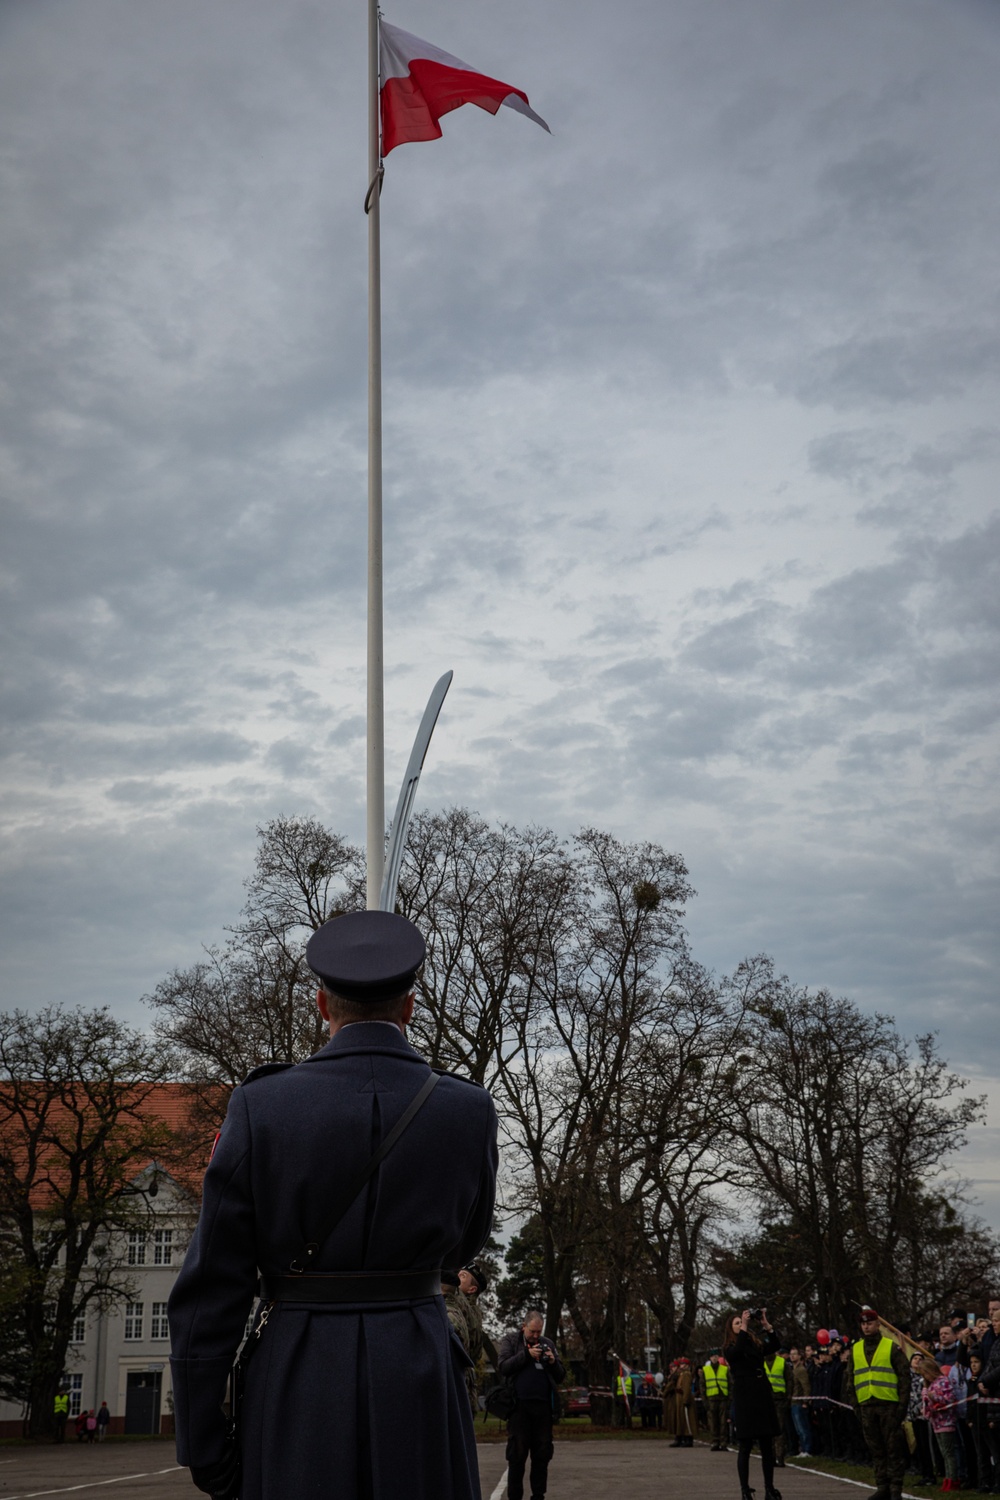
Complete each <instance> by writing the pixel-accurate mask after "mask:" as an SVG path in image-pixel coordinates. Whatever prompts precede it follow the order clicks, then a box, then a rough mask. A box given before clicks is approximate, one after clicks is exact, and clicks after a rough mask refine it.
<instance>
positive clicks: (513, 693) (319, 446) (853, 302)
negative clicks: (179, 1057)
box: [0, 0, 1000, 1223]
mask: <svg viewBox="0 0 1000 1500" xmlns="http://www.w3.org/2000/svg"><path fill="white" fill-rule="evenodd" d="M392 4H393V5H399V6H401V7H402V6H404V5H405V9H404V8H400V9H394V8H390V9H389V11H388V16H387V18H388V19H389V20H391V21H393V22H395V23H396V24H397V25H400V26H402V27H404V28H405V29H407V30H409V31H412V32H416V33H417V34H418V35H420V36H424V37H427V38H428V39H430V40H432V41H434V42H435V43H436V44H437V45H438V46H440V47H443V48H445V49H446V50H448V51H450V52H453V53H456V54H457V55H458V56H460V57H462V58H464V59H465V60H466V61H468V62H470V63H472V64H473V65H475V66H476V67H477V68H479V69H481V70H482V71H484V72H487V73H491V74H493V75H495V76H498V77H501V78H503V79H505V80H508V81H510V82H512V83H515V84H517V85H519V86H520V87H523V88H525V89H526V90H527V92H528V94H529V96H530V98H531V102H532V105H533V106H534V107H535V108H536V109H537V110H538V111H539V113H541V114H542V115H544V116H545V117H546V119H547V120H548V121H549V123H550V125H551V127H552V132H553V133H552V136H551V137H549V136H546V135H545V134H544V133H543V132H542V131H540V130H539V129H538V128H537V127H536V126H534V125H532V124H531V123H530V122H529V121H527V120H525V119H523V118H521V117H519V116H518V115H516V114H514V113H512V112H511V111H509V110H503V111H501V114H500V115H499V116H498V117H497V118H495V119H494V118H492V117H490V116H489V115H487V114H485V113H483V112H482V111H479V110H475V109H471V108H466V109H464V110H462V111H460V112H458V113H456V114H452V115H450V116H449V117H447V118H446V120H445V121H444V131H445V134H444V138H443V140H441V141H437V142H433V143H427V144H421V145H410V146H404V147H401V148H399V149H398V150H397V151H395V152H394V153H393V154H392V155H391V156H390V157H389V159H388V163H387V172H386V180H385V191H384V194H383V199H382V206H383V266H384V323H385V340H384V355H385V469H386V665H387V670H386V719H387V781H388V791H387V803H388V805H389V807H390V809H391V808H392V806H393V805H394V803H395V797H396V791H397V789H398V783H399V778H400V776H401V774H402V770H403V766H404V764H405V760H406V756H407V754H408V751H409V746H410V742H411V740H412V736H413V734H414V732H415V729H416V724H417V721H418V719H419V715H420V712H421V709H422V707H423V703H424V701H425V700H426V697H427V694H428V692H429V691H430V688H431V686H432V684H433V682H434V680H435V679H436V677H437V676H438V675H439V674H440V672H442V671H444V670H445V669H446V668H448V667H453V668H454V670H455V682H454V686H453V688H452V692H451V695H450V697H449V699H448V702H447V705H446V707H445V710H444V713H443V715H442V718H441V720H440V723H439V726H438V730H437V735H436V738H435V741H434V744H433V747H432V750H431V754H430V757H429V761H428V765H427V769H426V771H425V776H424V780H423V782H422V784H421V792H420V801H421V805H422V806H424V807H440V806H444V805H448V804H452V803H459V804H463V805H466V806H470V807H473V808H476V809H478V810H479V811H480V812H481V813H483V814H484V815H486V816H488V817H491V818H504V819H507V820H510V821H512V822H515V823H525V822H528V821H537V822H542V823H545V824H548V825H550V826H552V827H554V828H556V829H557V830H558V831H559V832H560V833H561V834H564V835H570V834H572V833H573V832H574V831H575V830H576V829H578V828H579V827H581V826H582V825H585V824H593V825H597V826H599V827H602V828H606V829H609V830H611V831H613V832H614V833H615V834H617V835H619V836H620V837H622V838H629V839H631V838H652V839H655V840H657V841H659V842H661V843H663V844H664V845H666V846H667V847H668V848H670V849H674V850H678V851H680V852H681V853H682V854H683V855H684V856H685V858H686V860H687V862H688V865H689V867H690V870H691V876H692V880H693V883H694V885H695V887H696V889H697V891H698V895H697V897H696V899H695V900H694V901H693V902H692V904H691V907H690V909H689V926H690V931H691V935H692V941H693V946H694V949H695V952H696V955H697V956H698V957H699V958H700V959H701V960H702V961H703V962H705V963H707V964H709V965H710V966H712V967H714V968H716V969H717V970H719V971H720V972H721V971H727V970H730V969H732V968H733V967H734V966H735V964H736V963H737V962H738V961H739V960H740V958H741V957H742V956H743V955H745V954H747V953H755V952H759V951H761V950H765V951H768V952H770V953H772V954H773V955H774V957H775V960H776V963H777V964H778V967H779V968H780V969H781V970H783V971H785V972H787V973H788V974H789V975H790V976H791V977H792V978H793V979H795V980H796V981H797V982H799V983H802V984H808V985H810V986H813V987H818V986H823V985H825V986H828V987H830V988H831V989H833V990H834V991H835V992H837V993H841V994H847V995H850V996H852V997H854V998H855V999H857V1000H858V1001H859V1002H860V1003H861V1004H862V1005H863V1006H865V1007H866V1008H870V1009H880V1010H883V1011H887V1012H889V1013H891V1014H892V1015H894V1016H895V1017H896V1018H897V1020H898V1022H899V1024H900V1026H901V1028H902V1029H903V1030H905V1031H906V1032H908V1033H910V1034H912V1033H915V1032H917V1031H919V1030H924V1029H929V1028H935V1029H937V1030H939V1032H940V1036H941V1042H942V1046H943V1048H944V1050H945V1051H946V1052H947V1054H948V1055H949V1056H950V1057H951V1058H952V1059H953V1061H954V1062H955V1063H956V1065H957V1066H958V1067H960V1068H961V1069H962V1070H963V1071H964V1072H965V1073H966V1074H968V1075H970V1076H972V1077H973V1078H975V1079H976V1080H977V1081H978V1082H979V1084H980V1086H982V1087H989V1088H991V1089H992V1090H993V1091H994V1093H995V1094H1000V1029H998V1025H997V1016H998V1009H997V979H996V976H997V973H998V972H1000V955H998V953H997V915H998V912H1000V881H998V876H997V864H996V851H997V833H998V817H997V810H998V807H997V804H998V797H997V728H996V726H997V715H998V709H1000V696H998V676H1000V652H998V645H1000V642H998V633H1000V579H998V566H997V555H998V540H1000V509H998V501H997V488H996V481H997V470H998V462H1000V337H998V332H1000V295H998V293H1000V284H998V257H997V247H998V244H1000V191H998V176H1000V152H998V150H997V142H998V140H1000V90H998V88H997V78H998V76H1000V4H998V3H997V0H837V3H835V4H832V3H831V0H666V3H664V0H618V3H616V4H614V5H610V4H597V3H596V0H573V3H570V0H530V3H529V0H505V3H504V4H503V5H499V6H498V5H491V4H487V3H485V0H466V3H464V4H462V5H457V4H454V3H451V4H449V3H447V0H392ZM365 25H366V22H365V10H364V5H363V3H362V0H351V3H350V4H348V3H346V0H330V3H327V4H314V3H311V0H283V3H281V4H276V3H275V0H266V3H263V0H212V3H211V4H206V3H205V0H31V3H30V4H29V3H26V0H0V177H2V182H0V192H2V199H0V201H2V203H3V209H2V214H0V244H2V261H0V277H2V286H0V299H2V300H0V310H2V311H0V318H2V322H0V400H2V406H3V428H2V436H0V483H2V492H3V503H4V515H5V519H4V528H3V544H2V551H0V582H2V606H3V610H4V622H5V623H4V628H5V637H6V647H5V652H4V677H3V705H2V710H0V727H2V736H3V741H2V743H3V755H4V761H3V783H2V808H3V822H4V837H3V844H2V870H0V876H2V896H3V924H4V925H3V943H2V955H0V972H2V979H3V990H2V995H3V1001H2V1003H3V1004H5V1005H11V1004H25V1005H28V1006H37V1005H39V1004H41V1003H42V1002H43V1001H45V1000H47V999H49V998H51V997H52V996H53V994H54V993H58V994H60V995H61V996H62V997H63V998H64V999H66V1000H67V1001H69V1002H74V1003H75V1002H82V1003H85V1004H94V1003H97V1002H100V1001H108V1002H110V1003H111V1004H112V1005H113V1006H114V1008H115V1009H116V1011H118V1012H119V1013H121V1014H123V1015H126V1016H128V1017H129V1018H131V1019H133V1020H145V1018H146V1016H147V1014H148V1013H147V1012H145V1011H144V1009H143V1007H142V1005H141V1003H140V997H141V996H142V995H143V994H144V993H147V992H148V991H150V990H151V989H153V987H154V986H155V984H156V983H157V981H158V980H159V979H160V978H161V977H162V976H163V975H164V974H165V973H166V972H167V971H168V970H169V969H170V968H172V967H174V966H175V965H186V964H188V963H190V962H193V961H194V960H195V959H196V958H197V957H198V955H199V951H200V945H201V944H202V943H203V942H211V941H216V940H218V939H219V938H220V937H221V935H222V931H223V928H224V926H225V924H226V923H227V922H230V921H232V920H233V919H234V917H235V916H236V914H237V912H238V910H239V907H240V904H241V900H242V889H241V882H242V881H243V879H244V877H245V876H246V875H247V874H248V873H249V870H250V868H251V865H252V860H253V852H254V847H255V826H256V825H257V824H258V823H259V822H261V821H263V820H265V819H266V818H268V817H271V816H273V815H275V814H277V813H288V814H296V813H297V814H309V815H315V816H317V817H319V818H321V819H323V820H324V821H325V822H327V823H328V824H329V825H330V826H331V827H333V828H335V829H337V830H339V831H342V832H343V833H345V834H348V835H350V836H351V837H353V838H356V839H358V840H359V841H361V840H362V839H363V832H364V806H363V799H364V717H363V715H364V614H365V599H364V549H365V526H366V518H365V462H366V457H365V445H366V426H365V420H366V419H365V405H364V400H365V295H366V292H365V275H366V224H365V218H364V215H363V213H362V210H361V202H362V198H363V196H364V191H365V187H366V141H365V131H366V121H365V86H366V85H365ZM993 1125H994V1128H993V1129H992V1130H991V1131H990V1132H980V1133H978V1134H977V1137H976V1140H975V1142H974V1143H973V1147H972V1149H971V1150H970V1153H969V1154H968V1156H967V1158H966V1160H965V1162H964V1164H962V1165H964V1168H965V1170H966V1171H967V1172H968V1173H969V1174H970V1175H971V1176H973V1177H975V1178H977V1179H979V1185H978V1190H979V1192H980V1193H981V1195H982V1196H983V1200H984V1203H985V1205H986V1207H987V1210H988V1211H989V1212H990V1214H991V1215H992V1217H993V1220H994V1223H998V1222H1000V1184H997V1183H996V1182H995V1181H993V1180H992V1179H994V1178H998V1177H1000V1169H998V1168H997V1166H996V1164H995V1159H994V1158H995V1155H996V1147H997V1146H998V1144H1000V1129H998V1128H996V1127H998V1126H1000V1109H997V1110H996V1113H995V1115H994V1121H993Z"/></svg>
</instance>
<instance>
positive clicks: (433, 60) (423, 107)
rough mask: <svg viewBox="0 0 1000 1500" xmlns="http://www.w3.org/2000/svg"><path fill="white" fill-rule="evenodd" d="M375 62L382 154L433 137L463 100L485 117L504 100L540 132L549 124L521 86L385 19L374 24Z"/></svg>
mask: <svg viewBox="0 0 1000 1500" xmlns="http://www.w3.org/2000/svg"><path fill="white" fill-rule="evenodd" d="M379 60H380V72H381V77H382V89H381V100H382V155H383V156H388V155H389V152H390V151H391V150H392V149H393V147H394V146H401V145H402V144H403V143H404V142H405V141H435V140H437V138H438V136H439V135H440V134H441V126H440V125H439V124H438V121H439V120H440V118H441V116H442V115H446V114H447V113H448V111H449V110H450V109H458V108H459V107H460V106H461V105H463V104H478V105H479V108H480V109H487V110H489V112H490V114H491V115H495V114H496V112H497V110H498V109H499V108H500V106H501V104H506V105H507V106H508V107H509V108H510V109H516V110H517V111H518V113H519V114H522V115H527V116H528V119H529V120H534V122H535V124H536V125H540V126H541V127H542V129H543V130H548V128H549V127H548V126H547V125H546V123H545V121H544V120H543V119H542V117H541V115H536V114H535V111H534V110H533V109H532V108H531V106H530V105H529V104H528V96H527V94H526V93H525V92H524V90H523V89H516V88H514V86H513V84H510V83H501V82H500V80H499V78H488V77H487V76H486V74H485V73H480V72H479V71H478V70H477V69H476V68H473V67H470V65H469V64H468V63H465V62H462V60H461V58H460V57H452V55H451V53H450V52H442V50H441V48H440V47H435V46H434V44H433V42H422V41H421V40H420V38H419V37H418V36H411V35H410V33H409V32H408V31H401V30H400V29H399V27H398V26H390V25H388V24H387V22H385V21H382V22H381V24H380V27H379ZM549 133H550V134H551V132H549Z"/></svg>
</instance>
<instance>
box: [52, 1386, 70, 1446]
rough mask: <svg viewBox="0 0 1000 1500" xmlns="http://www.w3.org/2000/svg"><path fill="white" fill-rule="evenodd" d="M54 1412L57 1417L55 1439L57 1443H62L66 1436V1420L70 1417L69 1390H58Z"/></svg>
mask: <svg viewBox="0 0 1000 1500" xmlns="http://www.w3.org/2000/svg"><path fill="white" fill-rule="evenodd" d="M52 1412H53V1415H54V1417H55V1439H56V1442H57V1443H61V1442H63V1440H64V1439H65V1437H66V1420H67V1418H68V1417H69V1393H68V1392H67V1391H57V1392H56V1399H55V1402H54V1403H53V1407H52Z"/></svg>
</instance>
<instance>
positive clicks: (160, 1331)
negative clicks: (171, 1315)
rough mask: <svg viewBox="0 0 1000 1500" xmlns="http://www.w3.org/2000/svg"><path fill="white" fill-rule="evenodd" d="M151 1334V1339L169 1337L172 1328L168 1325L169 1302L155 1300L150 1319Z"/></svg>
mask: <svg viewBox="0 0 1000 1500" xmlns="http://www.w3.org/2000/svg"><path fill="white" fill-rule="evenodd" d="M149 1336H150V1338H151V1339H168V1338H169V1337H170V1329H169V1328H168V1327H167V1304H166V1303H165V1302H154V1303H153V1311H152V1313H151V1315H150V1319H149Z"/></svg>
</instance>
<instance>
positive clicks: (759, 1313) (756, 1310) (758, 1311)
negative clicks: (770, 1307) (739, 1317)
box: [750, 1307, 767, 1323]
mask: <svg viewBox="0 0 1000 1500" xmlns="http://www.w3.org/2000/svg"><path fill="white" fill-rule="evenodd" d="M766 1312H767V1308H766V1307H752V1308H751V1309H750V1316H751V1318H753V1320H754V1322H755V1323H759V1322H760V1320H761V1318H762V1317H763V1316H764V1314H765V1313H766Z"/></svg>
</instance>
